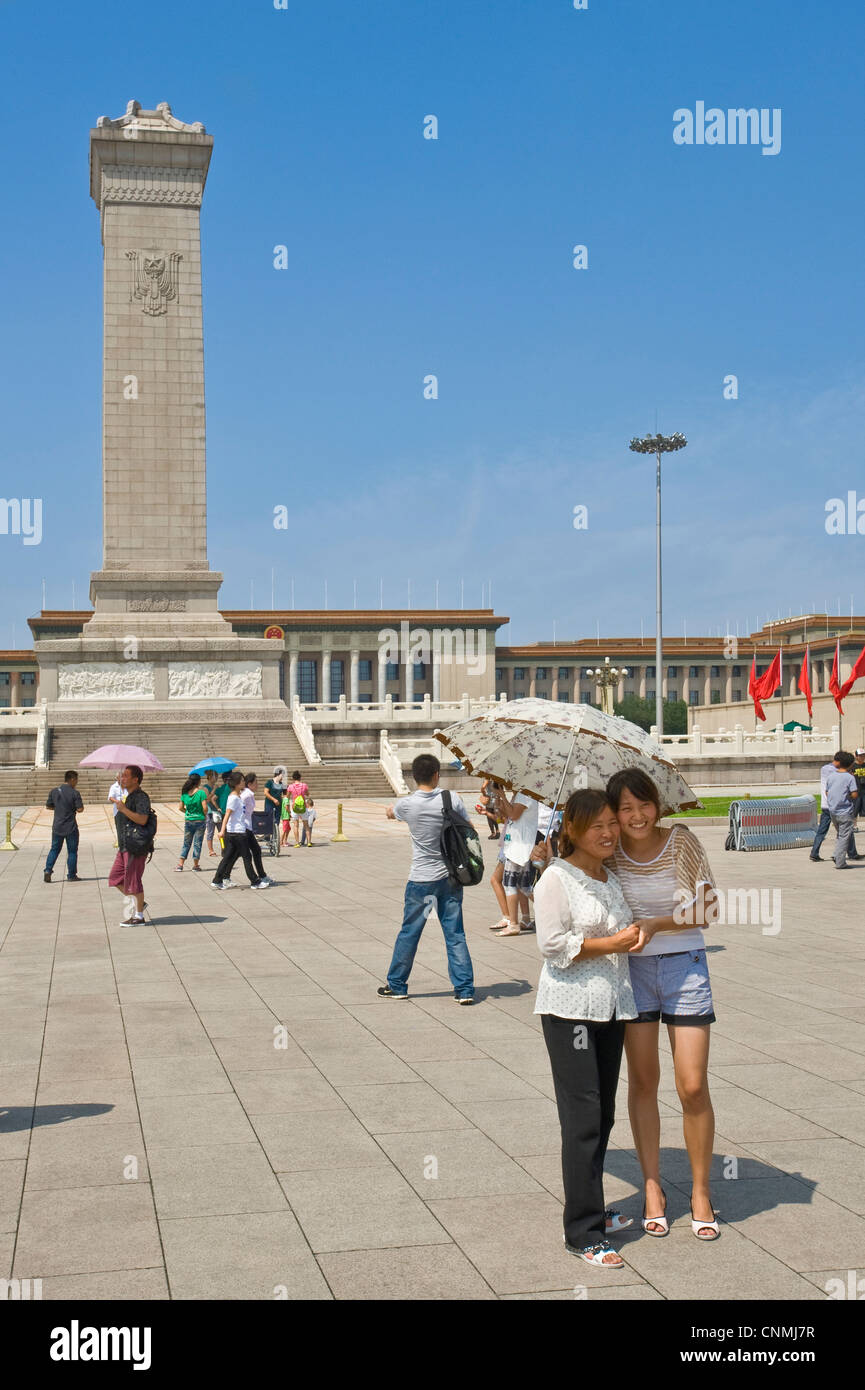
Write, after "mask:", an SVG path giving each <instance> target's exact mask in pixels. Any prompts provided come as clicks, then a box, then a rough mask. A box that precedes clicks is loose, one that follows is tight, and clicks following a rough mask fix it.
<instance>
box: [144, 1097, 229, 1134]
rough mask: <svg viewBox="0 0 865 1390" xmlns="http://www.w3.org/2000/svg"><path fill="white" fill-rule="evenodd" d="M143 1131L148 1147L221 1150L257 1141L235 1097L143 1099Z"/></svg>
mask: <svg viewBox="0 0 865 1390" xmlns="http://www.w3.org/2000/svg"><path fill="white" fill-rule="evenodd" d="M141 1127H142V1129H143V1131H144V1137H145V1139H146V1140H147V1144H148V1146H150V1145H151V1144H162V1145H165V1146H166V1147H170V1148H197V1147H199V1146H204V1145H211V1146H213V1147H221V1146H222V1145H223V1144H245V1143H251V1142H252V1141H253V1140H254V1138H255V1135H254V1134H253V1132H252V1128H251V1126H250V1124H249V1121H248V1119H247V1118H246V1115H245V1113H244V1110H243V1106H242V1105H241V1104H240V1102H239V1101H238V1099H237V1097H236V1096H235V1095H234V1094H233V1093H232V1094H227V1095H223V1094H215V1095H214V1094H210V1095H200V1094H199V1095H187V1096H151V1097H148V1098H146V1099H142V1100H141Z"/></svg>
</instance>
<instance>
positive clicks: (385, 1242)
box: [279, 1165, 450, 1253]
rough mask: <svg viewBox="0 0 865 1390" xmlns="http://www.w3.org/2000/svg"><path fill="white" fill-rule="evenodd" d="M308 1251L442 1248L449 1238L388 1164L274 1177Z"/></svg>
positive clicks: (427, 1209)
mask: <svg viewBox="0 0 865 1390" xmlns="http://www.w3.org/2000/svg"><path fill="white" fill-rule="evenodd" d="M279 1181H280V1182H281V1184H282V1187H283V1189H284V1191H285V1194H286V1196H287V1197H288V1199H289V1201H290V1202H291V1206H292V1210H293V1211H294V1214H295V1216H296V1217H297V1219H298V1221H299V1222H300V1224H301V1226H302V1228H303V1232H304V1234H305V1236H306V1238H307V1240H308V1241H309V1243H310V1245H311V1247H312V1249H313V1250H314V1251H315V1252H316V1253H319V1252H321V1251H326V1250H362V1249H380V1248H384V1247H387V1246H408V1245H435V1244H448V1243H449V1242H450V1237H449V1236H448V1234H447V1232H446V1231H444V1230H443V1229H442V1227H441V1225H440V1224H439V1222H438V1221H436V1219H435V1217H434V1216H433V1215H432V1214H431V1212H430V1210H429V1208H428V1207H427V1206H426V1204H425V1203H424V1202H422V1201H421V1199H420V1198H419V1197H418V1196H416V1195H415V1193H414V1192H413V1191H412V1189H411V1187H410V1186H409V1185H408V1183H407V1182H406V1181H405V1179H404V1178H402V1177H401V1176H400V1174H399V1173H398V1172H397V1170H396V1169H395V1168H394V1167H392V1166H391V1165H387V1166H385V1165H381V1166H378V1167H375V1168H365V1169H355V1170H353V1171H352V1174H351V1178H350V1180H348V1181H347V1180H346V1175H345V1174H344V1173H343V1172H337V1171H322V1172H303V1173H280V1175H279Z"/></svg>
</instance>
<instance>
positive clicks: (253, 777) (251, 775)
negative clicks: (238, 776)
mask: <svg viewBox="0 0 865 1390" xmlns="http://www.w3.org/2000/svg"><path fill="white" fill-rule="evenodd" d="M243 780H244V782H245V783H246V785H247V786H248V787H251V786H252V784H253V782H257V781H258V775H257V773H255V772H247V774H246V776H245V777H244V779H243Z"/></svg>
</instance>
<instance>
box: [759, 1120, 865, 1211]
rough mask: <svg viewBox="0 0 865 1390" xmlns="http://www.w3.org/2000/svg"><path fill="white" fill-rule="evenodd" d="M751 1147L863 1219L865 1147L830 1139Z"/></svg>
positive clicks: (864, 1202)
mask: <svg viewBox="0 0 865 1390" xmlns="http://www.w3.org/2000/svg"><path fill="white" fill-rule="evenodd" d="M751 1147H752V1151H753V1152H754V1153H755V1154H756V1155H757V1156H758V1157H760V1158H763V1159H765V1160H766V1161H767V1162H768V1163H772V1164H774V1166H775V1167H776V1168H778V1169H780V1170H781V1172H783V1173H788V1174H791V1175H795V1176H797V1177H799V1178H800V1179H801V1180H802V1181H803V1182H805V1183H807V1184H808V1185H813V1186H814V1187H815V1188H816V1190H817V1191H818V1192H820V1193H822V1195H823V1196H824V1197H830V1198H831V1199H832V1200H833V1201H835V1202H838V1203H840V1205H841V1206H844V1207H847V1208H849V1210H850V1211H855V1212H858V1213H859V1214H860V1215H863V1216H865V1148H863V1147H862V1146H861V1145H860V1144H854V1143H851V1142H850V1141H849V1140H847V1139H841V1138H835V1137H832V1138H828V1139H798V1140H791V1141H789V1142H787V1143H783V1144H752V1146H751ZM742 1176H743V1177H744V1176H746V1175H745V1174H744V1173H743V1174H742Z"/></svg>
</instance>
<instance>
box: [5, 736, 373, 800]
mask: <svg viewBox="0 0 865 1390" xmlns="http://www.w3.org/2000/svg"><path fill="white" fill-rule="evenodd" d="M106 743H131V744H136V745H137V746H138V747H140V748H147V749H149V750H150V752H151V753H153V754H154V755H155V756H156V757H157V758H158V759H159V761H160V762H161V763H162V764H163V766H164V768H165V771H164V772H148V773H146V774H145V778H144V786H145V789H146V790H147V791H148V792H149V794H150V796H151V797H152V799H153V800H154V801H176V800H179V797H180V788H181V785H182V784H183V781H184V779H185V778H186V776H187V774H188V771H189V768H190V767H192V765H193V764H194V763H197V762H199V761H200V760H201V759H202V758H204V757H207V756H208V754H213V755H214V756H216V755H221V756H223V757H226V758H232V759H233V760H234V761H235V762H236V763H238V764H239V766H240V769H241V771H242V772H257V773H258V777H259V782H264V780H265V779H266V778H267V777H269V776H270V774H271V772H272V770H273V768H274V767H276V766H278V765H279V764H282V765H283V766H284V767H287V768H288V771H289V775H290V774H291V773H292V772H293V771H294V770H295V768H296V769H297V770H298V771H299V772H300V774H301V777H302V780H303V781H304V782H308V783H309V789H310V792H311V793H312V795H313V797H314V798H315V799H316V800H321V801H330V800H334V801H347V800H349V799H351V798H353V797H388V796H393V795H394V793H393V788H392V787H391V785H390V783H389V782H388V780H387V778H386V777H385V775H384V773H383V772H382V770H381V767H380V766H379V763H378V760H377V759H376V760H372V759H370V760H368V761H365V760H356V761H352V762H337V761H333V762H331V761H328V762H326V763H315V764H309V763H307V761H306V758H305V757H304V754H303V750H302V748H301V746H300V743H299V741H298V738H297V735H296V734H295V732H294V729H293V728H292V726H291V724H290V723H289V722H286V723H284V724H280V723H273V722H270V723H266V724H264V723H262V724H248V723H244V724H239V723H234V724H233V723H225V724H218V723H203V724H202V725H201V726H189V725H182V724H170V723H164V724H152V725H148V724H146V723H143V722H142V723H141V724H134V723H123V724H104V725H98V724H97V725H91V726H88V727H87V728H75V727H74V726H57V727H55V728H54V729H53V730H52V731H51V737H50V744H49V766H48V768H39V769H34V768H27V769H23V770H22V769H6V770H0V806H39V805H43V804H44V802H45V799H46V797H47V795H48V793H49V791H50V790H51V788H52V787H56V786H57V785H58V783H59V782H62V781H63V774H64V772H65V771H66V770H67V769H69V768H75V769H76V770H77V771H78V788H79V791H80V792H81V795H82V797H83V798H84V801H85V803H93V802H97V801H103V800H105V798H106V797H107V795H108V788H109V786H110V784H111V781H112V778H111V774H110V772H104V771H99V770H97V769H91V768H80V769H79V768H78V764H79V762H80V761H81V759H82V758H83V757H86V755H87V754H88V753H89V752H91V751H92V749H94V748H99V747H101V745H102V744H106Z"/></svg>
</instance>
